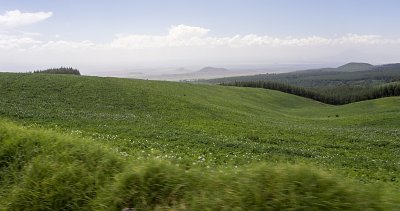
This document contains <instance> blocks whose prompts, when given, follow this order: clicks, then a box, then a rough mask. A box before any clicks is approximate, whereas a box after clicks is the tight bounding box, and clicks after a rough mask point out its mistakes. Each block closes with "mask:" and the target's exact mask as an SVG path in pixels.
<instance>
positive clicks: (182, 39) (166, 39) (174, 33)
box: [110, 25, 400, 49]
mask: <svg viewBox="0 0 400 211" xmlns="http://www.w3.org/2000/svg"><path fill="white" fill-rule="evenodd" d="M209 31H210V30H209V29H206V28H201V27H193V26H185V25H179V26H172V27H171V28H170V29H169V32H168V34H166V35H164V36H155V35H120V36H117V38H115V39H114V40H113V41H112V42H111V43H110V46H111V47H113V48H131V49H145V48H166V47H220V46H225V47H247V46H261V47H263V46H264V47H279V46H323V45H328V46H338V45H347V44H367V45H372V44H390V43H392V44H393V43H397V44H399V43H400V40H399V39H397V40H390V39H384V38H382V37H380V36H377V35H357V34H347V35H344V36H342V37H336V38H326V37H320V36H310V37H303V38H291V37H289V38H279V37H270V36H260V35H256V34H248V35H234V36H231V37H212V36H208V32H209Z"/></svg>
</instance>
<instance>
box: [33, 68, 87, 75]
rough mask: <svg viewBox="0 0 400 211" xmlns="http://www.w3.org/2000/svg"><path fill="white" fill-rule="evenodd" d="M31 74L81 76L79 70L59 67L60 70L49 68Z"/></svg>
mask: <svg viewBox="0 0 400 211" xmlns="http://www.w3.org/2000/svg"><path fill="white" fill-rule="evenodd" d="M33 73H48V74H72V75H81V73H80V72H79V70H77V69H74V68H72V67H60V68H50V69H46V70H35V71H33Z"/></svg>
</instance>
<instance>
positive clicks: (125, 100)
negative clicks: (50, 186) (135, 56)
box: [0, 74, 400, 182]
mask: <svg viewBox="0 0 400 211" xmlns="http://www.w3.org/2000/svg"><path fill="white" fill-rule="evenodd" d="M0 87H1V89H0V95H1V96H2V97H1V99H0V115H1V116H3V117H7V118H9V119H12V120H15V121H18V122H22V123H25V124H27V125H29V124H32V123H36V124H39V125H43V126H45V127H51V128H61V129H62V130H66V131H75V133H83V135H85V136H90V137H95V138H99V139H102V140H103V139H104V141H105V142H106V143H109V144H111V145H112V146H118V147H120V149H121V150H123V151H125V152H127V153H129V152H131V151H140V152H141V151H143V152H144V154H145V155H147V154H149V153H148V152H152V153H155V154H157V156H164V155H165V156H167V157H169V159H170V160H173V161H174V162H178V163H181V164H183V165H187V166H192V165H202V166H220V165H243V164H247V163H252V162H258V161H262V160H264V161H271V162H275V161H276V162H278V161H279V162H282V161H283V162H313V163H317V164H318V165H322V166H332V167H338V168H339V169H341V170H344V171H345V172H346V174H349V175H352V176H355V177H357V179H362V180H364V179H366V180H370V179H372V180H384V181H395V182H398V181H399V177H398V173H399V172H400V171H399V170H400V169H399V165H398V160H399V158H400V157H399V154H400V153H398V150H399V138H400V131H398V130H397V128H399V126H400V121H399V119H400V112H399V110H400V107H399V106H398V105H399V104H400V98H386V99H381V100H373V101H366V102H362V103H354V104H350V105H346V106H328V105H325V104H321V103H318V102H315V101H312V100H308V99H305V98H301V97H297V96H292V95H289V94H284V93H281V92H277V91H269V90H263V89H248V88H235V87H220V86H210V85H193V84H183V83H172V82H156V81H141V80H129V79H116V78H98V77H78V76H57V75H34V74H0ZM366 148H368V149H370V150H365V149H366ZM203 155H207V157H209V159H206V161H202V162H197V161H198V160H197V159H195V158H198V157H199V156H200V157H201V156H203ZM179 158H185V159H182V161H181V160H180V159H179ZM193 159H195V161H196V162H192V160H193ZM193 163H194V164H193ZM361 176H362V177H361Z"/></svg>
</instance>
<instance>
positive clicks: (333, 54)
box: [0, 25, 400, 70]
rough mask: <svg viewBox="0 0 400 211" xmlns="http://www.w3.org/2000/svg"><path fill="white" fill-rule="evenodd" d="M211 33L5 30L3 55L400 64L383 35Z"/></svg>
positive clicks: (393, 44)
mask: <svg viewBox="0 0 400 211" xmlns="http://www.w3.org/2000/svg"><path fill="white" fill-rule="evenodd" d="M209 31H210V30H209V29H207V28H202V27H194V26H186V25H177V26H171V27H170V28H169V30H168V31H166V33H165V34H164V35H151V34H131V35H118V36H116V37H115V38H114V39H112V40H110V41H109V42H105V43H96V42H93V41H90V40H84V41H71V40H65V39H63V40H60V38H59V37H55V38H54V40H44V39H40V38H41V35H37V34H33V33H22V34H12V33H11V32H9V33H6V34H4V33H3V34H1V32H0V58H1V59H2V60H3V61H7V62H9V63H10V62H12V64H11V63H10V66H13V65H23V64H25V65H26V66H25V67H32V66H33V65H34V64H37V65H39V64H40V65H43V64H47V66H60V65H64V66H76V67H77V68H80V67H82V66H84V67H86V68H88V69H96V70H98V69H102V70H107V69H109V68H110V67H112V68H117V69H118V68H121V67H124V68H125V69H127V68H128V69H129V68H130V67H132V66H135V65H139V66H141V65H142V66H153V65H156V66H157V65H177V64H179V65H181V66H183V65H218V64H231V65H232V64H237V63H240V64H252V63H258V64H260V63H261V64H268V63H276V64H279V63H281V64H282V63H284V64H288V63H315V62H319V63H324V62H337V61H339V62H342V61H365V62H371V63H387V62H393V61H395V62H398V58H399V53H398V52H400V39H399V38H385V37H381V36H378V35H358V34H345V35H343V36H334V37H322V36H308V37H272V36H266V35H257V34H247V35H232V36H222V37H221V36H220V37H218V36H211V35H210V34H209ZM14 33H15V32H14ZM50 39H51V38H50ZM16 58H18V59H16ZM1 65H2V64H0V68H1ZM93 67H95V68H93ZM38 68H39V67H38Z"/></svg>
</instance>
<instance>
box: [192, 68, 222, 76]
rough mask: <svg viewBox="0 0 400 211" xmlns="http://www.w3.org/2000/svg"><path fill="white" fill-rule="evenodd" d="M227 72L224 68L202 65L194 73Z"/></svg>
mask: <svg viewBox="0 0 400 211" xmlns="http://www.w3.org/2000/svg"><path fill="white" fill-rule="evenodd" d="M227 72H229V70H228V69H225V68H218V67H204V68H202V69H200V70H199V71H196V72H195V73H200V74H202V73H207V74H216V73H227Z"/></svg>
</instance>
